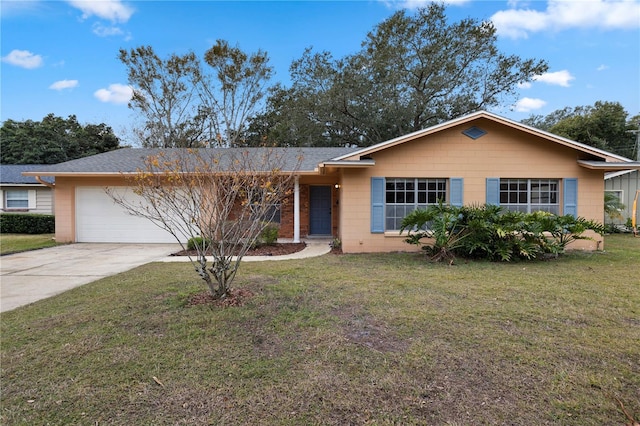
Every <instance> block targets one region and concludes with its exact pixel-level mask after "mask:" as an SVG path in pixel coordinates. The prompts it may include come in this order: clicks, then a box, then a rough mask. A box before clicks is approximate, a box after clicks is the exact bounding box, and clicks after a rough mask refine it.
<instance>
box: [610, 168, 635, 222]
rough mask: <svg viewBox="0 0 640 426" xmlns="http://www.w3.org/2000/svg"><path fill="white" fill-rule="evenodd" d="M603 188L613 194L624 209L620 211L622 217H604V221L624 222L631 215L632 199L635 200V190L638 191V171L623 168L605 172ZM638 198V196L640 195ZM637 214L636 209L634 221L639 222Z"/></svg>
mask: <svg viewBox="0 0 640 426" xmlns="http://www.w3.org/2000/svg"><path fill="white" fill-rule="evenodd" d="M604 190H605V191H606V192H611V193H613V194H615V195H616V197H618V200H620V202H621V203H622V204H624V209H622V211H621V212H620V214H621V216H622V218H621V219H615V218H614V219H610V218H606V222H607V223H614V224H625V223H626V221H627V219H629V218H631V216H632V215H633V212H632V209H633V201H634V200H635V197H636V192H637V191H640V171H638V170H623V171H619V172H610V173H605V175H604ZM638 198H640V196H639V197H638ZM638 204H640V201H638ZM638 208H640V206H638ZM638 216H640V215H638V211H637V210H636V223H640V217H638Z"/></svg>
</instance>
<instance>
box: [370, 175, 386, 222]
mask: <svg viewBox="0 0 640 426" xmlns="http://www.w3.org/2000/svg"><path fill="white" fill-rule="evenodd" d="M383 232H384V178H383V177H372V178H371V233H373V234H380V233H383Z"/></svg>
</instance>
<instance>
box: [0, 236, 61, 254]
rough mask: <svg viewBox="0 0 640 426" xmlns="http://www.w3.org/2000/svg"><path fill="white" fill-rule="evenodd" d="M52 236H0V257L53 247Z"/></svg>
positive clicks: (54, 242) (54, 243)
mask: <svg viewBox="0 0 640 426" xmlns="http://www.w3.org/2000/svg"><path fill="white" fill-rule="evenodd" d="M53 237H54V234H0V255H5V254H11V253H19V252H21V251H29V250H36V249H41V248H45V247H53V246H55V245H56V241H55V240H54V239H53Z"/></svg>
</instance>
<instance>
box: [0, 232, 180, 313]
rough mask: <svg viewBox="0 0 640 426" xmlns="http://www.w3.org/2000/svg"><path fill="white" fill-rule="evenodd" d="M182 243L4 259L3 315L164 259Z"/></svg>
mask: <svg viewBox="0 0 640 426" xmlns="http://www.w3.org/2000/svg"><path fill="white" fill-rule="evenodd" d="M179 250H180V246H179V245H178V244H92V243H79V244H69V245H64V246H57V247H52V248H46V249H41V250H34V251H28V252H24V253H16V254H11V255H8V256H2V257H1V258H0V275H1V277H0V312H6V311H10V310H11V309H15V308H17V307H19V306H23V305H28V304H29V303H32V302H35V301H37V300H40V299H45V298H47V297H51V296H54V295H56V294H59V293H62V292H64V291H66V290H69V289H71V288H74V287H78V286H80V285H83V284H87V283H90V282H92V281H95V280H98V279H100V278H104V277H108V276H110V275H115V274H118V273H120V272H124V271H127V270H129V269H132V268H135V267H137V266H140V265H144V264H145V263H149V262H154V261H157V260H161V259H164V258H165V257H166V256H167V255H169V254H171V253H175V252H176V251H179Z"/></svg>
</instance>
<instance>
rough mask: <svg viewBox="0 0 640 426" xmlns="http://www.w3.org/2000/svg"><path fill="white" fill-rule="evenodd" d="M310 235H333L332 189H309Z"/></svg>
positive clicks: (324, 187) (313, 187)
mask: <svg viewBox="0 0 640 426" xmlns="http://www.w3.org/2000/svg"><path fill="white" fill-rule="evenodd" d="M309 234H311V235H331V187H330V186H310V187H309Z"/></svg>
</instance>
